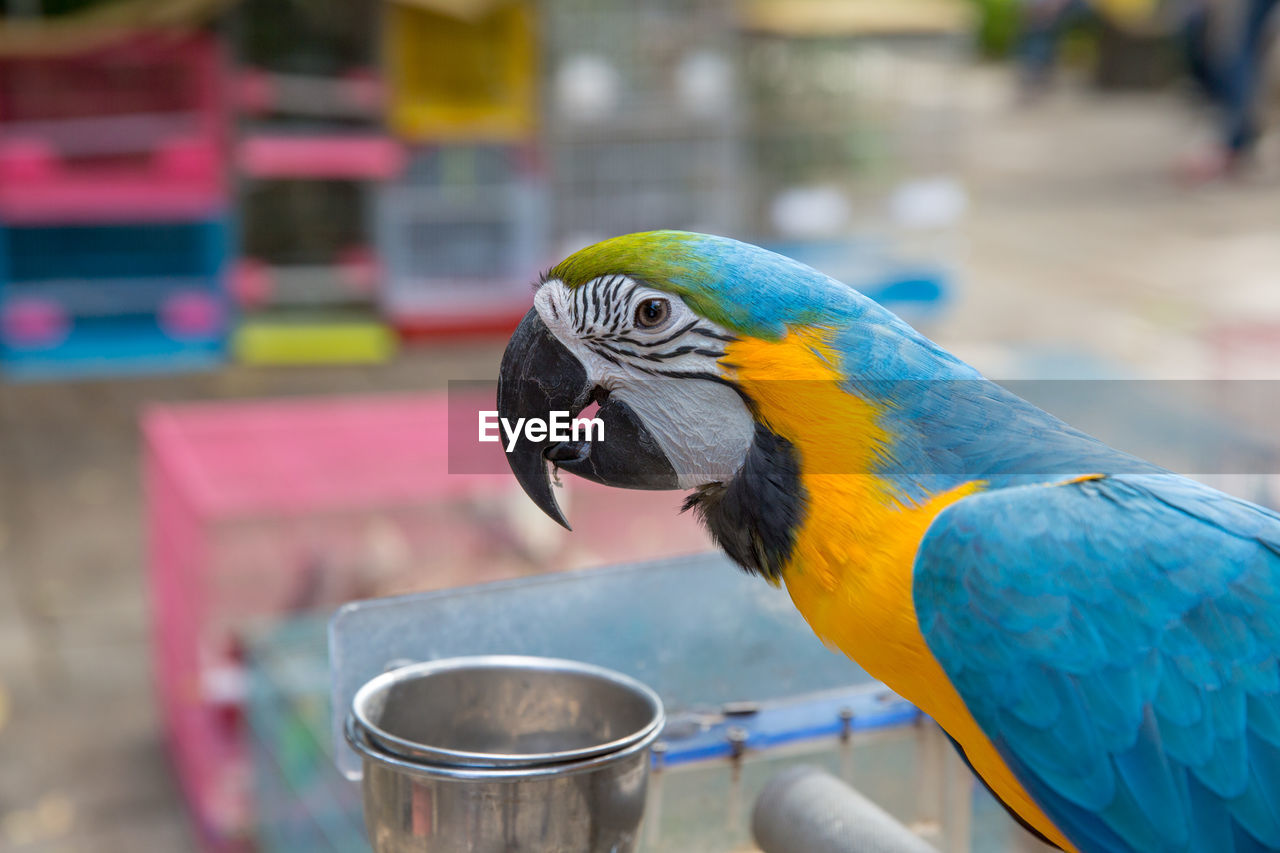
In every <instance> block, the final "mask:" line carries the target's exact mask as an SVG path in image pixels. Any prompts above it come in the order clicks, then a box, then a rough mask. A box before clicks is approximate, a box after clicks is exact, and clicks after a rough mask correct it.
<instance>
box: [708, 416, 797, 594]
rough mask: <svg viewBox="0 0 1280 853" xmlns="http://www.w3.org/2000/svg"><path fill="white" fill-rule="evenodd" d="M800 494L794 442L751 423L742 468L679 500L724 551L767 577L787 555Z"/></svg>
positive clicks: (775, 575) (774, 575)
mask: <svg viewBox="0 0 1280 853" xmlns="http://www.w3.org/2000/svg"><path fill="white" fill-rule="evenodd" d="M804 504H805V495H804V490H803V487H802V486H801V485H800V465H799V461H798V459H797V457H796V451H795V447H794V446H793V445H792V444H791V442H789V441H787V440H786V439H785V438H783V437H782V436H780V435H777V434H776V433H773V432H771V431H770V430H769V429H767V428H766V427H765V426H763V425H762V424H760V423H759V422H757V423H756V429H755V437H754V439H753V440H752V442H751V448H750V450H748V451H747V458H746V460H745V461H744V462H743V464H742V469H741V470H740V471H739V472H738V473H737V475H736V476H734V478H733V479H732V480H730V481H729V482H727V483H710V484H708V485H705V486H699V487H698V488H697V489H696V490H695V491H694V493H693V494H692V495H690V496H689V497H688V498H687V499H686V500H685V502H684V510H686V511H687V510H690V509H692V510H694V511H695V512H696V513H697V514H698V516H699V517H700V518H701V519H702V521H703V523H704V524H706V526H707V529H708V530H710V531H711V536H712V538H714V539H715V541H716V544H718V545H719V546H720V547H721V548H722V549H724V552H725V553H726V554H728V555H729V558H730V559H732V560H733V561H734V562H735V563H737V564H738V565H739V566H741V567H742V568H743V569H744V570H746V571H747V572H750V573H753V574H758V575H761V576H762V577H765V578H767V579H768V580H770V581H772V582H775V583H776V582H777V581H779V580H780V579H781V578H782V570H783V569H784V568H785V567H786V565H787V563H788V562H789V561H790V559H791V551H792V548H793V547H794V546H795V536H796V530H797V529H798V528H799V526H800V521H801V518H802V517H803V514H804Z"/></svg>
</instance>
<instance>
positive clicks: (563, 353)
mask: <svg viewBox="0 0 1280 853" xmlns="http://www.w3.org/2000/svg"><path fill="white" fill-rule="evenodd" d="M592 400H596V401H597V402H599V403H600V408H599V410H598V412H597V413H596V415H595V416H596V417H597V418H599V419H600V420H601V421H602V422H603V424H604V437H603V438H602V439H601V438H599V436H598V434H597V437H596V438H597V440H595V441H581V440H580V441H563V440H557V439H555V438H553V437H552V436H550V435H547V436H546V437H545V438H544V439H542V440H538V441H534V440H530V439H529V438H528V435H527V433H526V432H525V431H524V430H521V431H520V435H519V437H518V438H517V439H516V443H515V446H514V447H513V448H512V450H511V451H510V452H509V453H508V454H507V464H509V465H510V466H511V472H512V473H513V474H515V477H516V480H517V481H518V482H519V483H520V486H521V488H523V489H524V491H525V494H527V495H528V496H529V497H530V498H531V499H532V500H533V502H534V503H535V504H537V505H538V507H539V508H541V509H542V511H543V512H545V513H546V514H547V515H549V516H550V517H551V518H552V519H554V520H555V521H556V522H558V523H560V524H561V525H563V526H564V527H565V528H566V529H569V522H568V521H567V520H566V519H565V517H564V513H562V512H561V511H560V505H559V504H558V503H556V499H555V494H554V493H553V492H552V490H551V475H550V472H549V471H548V469H547V463H548V462H551V463H552V464H554V465H556V467H558V468H564V469H565V470H567V471H570V472H572V473H574V474H577V475H579V476H580V477H584V478H586V479H588V480H594V481H595V482H598V483H604V484H605V485H609V486H621V487H624V488H631V489H674V488H678V478H677V476H676V472H675V470H674V469H673V468H672V467H671V463H670V462H669V461H668V460H667V457H666V455H665V454H663V452H662V450H661V448H660V447H659V445H658V443H657V441H656V440H655V439H654V437H653V435H652V434H650V433H649V431H648V430H647V429H646V428H645V426H644V424H643V423H642V422H641V420H640V418H639V417H638V416H637V415H636V414H635V412H633V411H632V409H631V407H630V406H628V405H627V404H626V403H625V402H623V401H621V400H618V399H616V398H614V399H611V398H610V397H609V396H608V394H607V393H605V392H604V391H603V390H602V389H598V388H596V387H595V386H594V385H593V384H592V383H591V381H590V380H589V379H588V377H587V372H586V370H585V368H583V366H582V364H581V363H580V362H579V361H578V359H577V358H575V357H574V355H573V353H571V352H570V351H569V350H568V348H566V347H565V346H564V344H562V343H560V341H559V340H557V338H556V336H555V335H553V334H552V333H551V330H550V329H548V328H547V326H546V324H545V323H543V322H542V318H541V317H539V316H538V312H537V310H536V309H530V310H529V313H528V314H526V315H525V317H524V320H522V321H521V323H520V326H519V328H517V329H516V331H515V334H513V335H512V336H511V340H510V342H508V344H507V350H506V352H505V353H503V355H502V366H501V368H500V369H499V372H498V416H499V417H500V418H503V419H504V420H505V421H506V422H507V423H509V424H512V425H513V426H514V425H515V424H516V423H517V421H518V420H519V419H520V418H541V419H545V420H546V421H548V422H549V421H550V420H551V413H552V412H568V416H569V418H576V417H577V416H578V415H579V414H580V413H581V412H582V410H583V409H585V408H586V407H587V405H588V404H589V403H590V402H591V401H592Z"/></svg>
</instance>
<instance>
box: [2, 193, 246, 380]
mask: <svg viewBox="0 0 1280 853" xmlns="http://www.w3.org/2000/svg"><path fill="white" fill-rule="evenodd" d="M228 238H229V228H228V223H227V221H226V220H225V219H222V218H219V219H212V220H205V221H196V222H185V223H147V224H129V225H40V226H12V225H9V226H0V365H2V366H3V369H4V372H5V373H6V374H8V375H10V376H15V377H19V378H42V377H66V376H85V375H110V374H120V373H134V372H154V371H167V370H191V369H198V368H203V367H208V366H212V365H214V364H217V363H218V362H220V361H221V360H222V358H223V352H224V349H225V342H226V338H227V333H228V330H229V325H230V317H229V307H228V301H227V298H226V287H225V278H226V271H227V269H228V263H227V258H228V250H229V244H228Z"/></svg>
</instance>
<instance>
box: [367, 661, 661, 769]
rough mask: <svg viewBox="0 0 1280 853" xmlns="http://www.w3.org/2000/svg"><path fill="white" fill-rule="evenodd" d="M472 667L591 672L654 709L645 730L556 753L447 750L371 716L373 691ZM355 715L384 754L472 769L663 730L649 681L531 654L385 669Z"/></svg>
mask: <svg viewBox="0 0 1280 853" xmlns="http://www.w3.org/2000/svg"><path fill="white" fill-rule="evenodd" d="M470 669H515V670H524V671H541V672H564V673H573V674H577V675H587V676H592V677H594V678H598V679H600V680H602V681H606V682H609V683H611V684H613V685H615V686H620V687H623V688H625V689H627V690H629V691H631V692H633V693H634V694H636V695H637V696H639V697H640V698H642V699H644V700H645V701H646V702H647V703H648V705H649V707H650V709H651V710H652V712H653V713H652V717H651V719H650V720H649V722H648V723H647V724H645V725H644V726H642V727H641V728H639V729H637V730H635V731H634V732H631V733H629V734H627V735H624V736H623V737H620V738H615V739H614V740H611V741H608V742H606V743H602V744H596V745H594V746H588V747H582V748H580V749H566V750H560V751H558V752H541V753H529V754H509V753H499V752H470V751H467V750H459V749H448V748H445V747H437V746H431V745H429V744H422V743H417V742H415V741H411V740H407V739H405V738H402V737H398V736H397V735H393V734H391V733H390V732H388V731H386V730H385V729H383V728H382V727H381V726H378V725H377V724H375V723H374V722H373V721H372V720H370V719H369V716H368V713H367V710H368V705H369V703H370V702H371V700H372V698H373V697H374V696H375V695H378V694H381V693H383V692H385V691H386V690H387V689H388V688H389V687H390V686H391V685H393V684H396V683H399V682H403V681H409V680H412V679H417V678H425V677H429V676H432V675H438V674H440V673H443V672H454V671H458V670H470ZM351 714H352V716H353V717H354V720H355V723H356V725H357V726H358V728H359V729H360V731H361V732H362V733H363V734H364V735H365V736H366V737H367V738H368V739H369V741H370V742H371V743H370V746H371V747H373V748H374V749H375V751H376V752H378V753H379V754H381V753H382V752H383V751H385V752H388V753H391V754H393V755H396V756H399V757H400V758H404V759H409V760H410V761H414V762H417V761H423V760H426V761H429V762H432V763H433V765H434V764H440V765H445V766H454V767H468V768H495V767H534V766H540V765H562V764H566V763H570V762H575V761H580V760H582V759H585V758H590V757H593V756H601V755H610V754H613V753H616V752H619V751H621V750H624V749H627V748H628V747H630V746H631V745H632V744H634V743H636V742H638V741H641V740H647V741H650V742H651V741H652V740H653V738H654V737H656V736H657V734H658V732H659V731H660V730H661V728H662V724H663V722H664V720H665V709H664V708H663V705H662V699H661V697H659V696H658V694H657V692H656V691H654V689H653V688H651V687H649V685H647V684H645V683H644V682H642V681H639V680H637V679H635V678H632V677H631V676H629V675H625V674H623V673H621V672H617V671H616V670H612V669H609V668H607V667H603V666H598V665H596V664H592V663H585V662H583V661H575V660H568V659H565V658H548V657H536V656H532V655H469V656H463V657H450V658H438V659H436V660H430V661H422V662H419V663H411V664H406V665H404V666H401V667H397V668H395V669H392V670H389V671H387V672H384V673H382V674H381V675H378V676H376V677H374V678H371V679H370V680H369V681H367V682H365V683H364V684H363V685H362V686H361V687H360V689H359V690H357V691H356V694H355V697H354V698H353V699H352V702H351Z"/></svg>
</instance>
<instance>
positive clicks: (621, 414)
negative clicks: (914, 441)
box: [498, 231, 958, 576]
mask: <svg viewBox="0 0 1280 853" xmlns="http://www.w3.org/2000/svg"><path fill="white" fill-rule="evenodd" d="M797 336H799V337H800V338H801V339H802V340H801V343H802V344H803V345H802V346H801V347H800V349H801V350H803V351H804V352H805V353H810V354H813V356H814V359H815V361H814V362H813V364H812V365H810V366H809V367H808V368H805V369H806V370H809V371H810V372H811V373H813V374H814V375H812V376H806V375H801V376H798V377H797V376H796V366H795V364H792V363H789V364H781V363H780V364H776V365H773V364H769V363H768V362H769V360H770V359H781V358H783V354H782V353H783V350H782V349H779V348H778V347H776V346H771V345H776V344H780V343H782V342H784V341H785V340H787V339H795V338H796V337H797ZM793 349H794V347H793ZM786 351H787V352H789V351H790V350H786ZM940 353H941V351H939V350H937V349H936V348H934V347H933V346H932V344H929V342H928V341H926V340H925V339H924V338H921V337H920V336H919V335H917V334H916V333H915V332H914V331H913V330H911V329H910V327H909V326H907V325H906V324H905V323H903V322H902V321H900V320H898V318H897V317H895V316H894V315H892V314H891V313H889V312H887V311H885V310H884V309H882V308H880V307H879V306H878V305H876V304H875V303H874V302H872V301H871V300H869V299H867V298H865V297H863V296H862V295H860V294H859V293H857V292H856V291H854V290H853V289H852V288H850V287H847V286H845V285H843V284H840V283H838V282H835V281H833V280H832V279H830V278H829V277H827V276H825V275H823V274H822V273H819V272H817V271H816V270H813V269H811V268H809V267H807V266H805V265H803V264H801V263H798V262H796V261H794V260H791V259H789V258H786V257H783V256H781V255H777V254H774V253H772V252H769V251H766V250H764V249H761V248H758V247H756V246H752V245H748V244H745V243H741V242H738V241H735V240H730V239H727V238H723V237H713V236H708V235H704V234H694V233H688V232H681V231H656V232H647V233H641V234H631V235H627V236H624V237H617V238H614V239H611V240H607V241H605V242H602V243H598V244H596V245H594V246H590V247H588V248H586V249H583V250H582V251H580V252H578V253H576V254H574V255H572V256H571V257H569V258H568V259H566V260H565V261H563V262H561V263H560V264H559V265H557V266H555V267H553V268H552V269H551V270H550V271H549V272H548V273H547V274H546V275H545V276H544V277H543V279H542V281H541V283H540V284H539V285H538V288H537V292H536V295H535V297H534V306H533V308H532V309H531V310H530V311H529V313H528V314H527V315H526V316H525V318H524V320H523V322H522V323H521V324H520V326H519V328H518V329H517V330H516V332H515V334H514V335H513V336H512V338H511V341H510V343H509V344H508V346H507V350H506V353H505V354H504V356H503V359H502V366H501V370H500V374H499V380H498V414H499V416H500V417H501V418H504V419H506V420H507V421H508V422H509V423H516V422H517V420H518V419H521V418H526V419H527V418H542V419H547V418H549V415H550V413H552V412H567V413H569V415H570V416H575V417H576V416H577V415H579V413H581V412H583V411H584V410H585V409H587V408H588V407H589V406H591V405H592V404H593V403H594V404H598V406H599V408H598V411H596V412H594V415H593V416H594V417H595V418H598V419H599V420H600V421H601V422H602V423H603V433H604V438H603V440H599V439H598V436H596V437H595V439H594V440H583V439H582V438H581V437H580V439H579V440H576V441H575V440H572V439H571V440H557V439H556V438H555V437H553V436H551V435H546V436H545V437H544V438H542V439H541V440H534V439H531V438H530V437H529V436H528V434H527V433H526V434H522V435H521V436H520V438H519V439H518V440H517V441H516V443H515V445H514V447H513V449H512V450H511V451H510V452H509V453H508V455H507V459H508V462H509V463H510V465H511V469H512V471H513V472H514V473H515V476H516V479H517V480H519V482H520V485H521V486H522V487H523V488H524V490H525V492H526V493H527V494H528V495H529V496H530V498H532V499H533V501H534V502H535V503H537V505H538V506H539V507H541V508H542V509H543V511H545V512H546V513H547V514H548V515H549V516H551V517H552V518H553V519H555V520H556V521H558V522H559V523H561V524H563V525H564V526H565V527H568V523H567V522H566V521H565V518H564V516H563V514H562V513H561V511H560V509H559V506H558V505H557V503H556V500H555V496H554V494H553V492H552V488H551V481H550V472H549V470H548V469H549V466H555V467H556V468H558V469H563V470H565V471H568V472H570V473H573V474H576V475H578V476H581V477H584V478H586V479H588V480H593V481H596V482H599V483H604V484H606V485H610V486H619V487H624V488H633V489H691V490H695V494H694V496H693V497H692V498H691V500H690V505H691V506H695V507H696V508H698V509H699V510H701V511H703V512H704V515H705V513H706V511H708V510H712V509H716V510H719V511H720V513H721V515H726V514H727V516H726V517H724V518H722V519H721V522H722V523H721V524H720V525H719V527H720V529H719V530H716V529H715V526H714V525H713V533H716V535H717V539H719V540H720V544H721V545H722V546H723V547H724V548H725V550H726V551H727V552H728V553H729V555H730V556H731V557H733V558H734V559H735V560H737V561H738V562H739V563H740V564H742V565H743V566H744V567H746V568H748V569H750V570H753V571H760V572H761V573H763V574H767V575H771V576H776V570H777V566H776V565H774V563H776V560H777V556H778V554H777V553H775V552H778V548H777V547H772V546H777V545H780V544H785V543H778V542H775V543H772V545H771V543H769V542H767V541H762V540H768V539H769V538H770V537H783V538H785V537H787V536H790V535H791V532H790V531H791V529H792V528H794V525H795V523H796V520H797V516H798V515H799V514H800V513H802V512H803V503H804V496H803V494H802V493H801V490H800V488H799V484H798V481H797V465H798V460H797V458H796V448H795V447H794V442H793V436H792V435H790V433H793V432H794V431H793V430H787V429H782V428H780V427H779V425H778V424H777V423H776V422H775V421H776V418H771V417H770V416H768V415H767V414H766V413H765V411H764V407H762V405H761V403H762V399H761V397H762V395H765V394H769V393H772V392H770V391H768V390H767V389H765V388H764V387H763V386H762V383H761V382H760V381H758V380H759V378H760V377H761V376H766V377H768V376H776V377H779V378H781V377H784V376H786V377H788V378H819V374H822V372H823V370H824V367H823V365H826V369H828V373H827V374H826V375H830V372H831V371H833V370H838V371H839V372H840V374H841V375H843V376H854V377H857V376H863V377H875V376H888V375H894V376H901V375H904V373H908V374H909V373H912V372H915V373H919V374H925V373H929V372H930V371H933V370H935V369H936V367H937V364H939V363H941V361H945V359H946V358H949V357H948V356H945V354H944V353H942V354H940ZM940 360H941V361H940ZM792 361H794V359H792ZM952 361H953V362H954V360H952ZM834 362H839V363H838V364H835V363H834ZM956 363H957V364H958V362H956ZM801 373H802V374H803V371H801ZM751 377H755V379H754V380H752V379H751ZM774 384H778V383H774ZM795 403H796V406H798V407H804V406H805V405H806V404H805V403H804V402H803V401H801V400H799V399H797V400H796V401H795ZM813 408H820V404H818V405H815V406H814V407H813ZM809 415H810V416H812V417H816V418H820V417H821V413H820V412H817V411H813V412H810V413H809ZM747 486H749V487H750V492H751V498H752V499H751V500H749V501H745V500H736V501H735V500H734V490H735V489H739V490H741V489H743V488H744V487H747ZM764 497H767V498H768V499H767V500H764V499H762V498H764ZM761 513H765V514H768V515H769V516H770V517H767V518H761V517H754V516H753V517H746V516H748V515H752V514H755V515H759V514H761ZM739 516H742V517H739ZM735 529H737V530H742V531H749V533H748V532H743V533H742V534H741V535H742V536H743V537H744V541H742V542H737V543H735V542H731V541H726V537H732V536H733V535H734V530H735Z"/></svg>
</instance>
